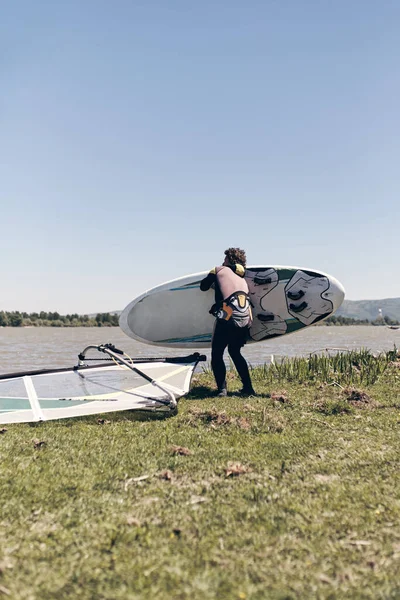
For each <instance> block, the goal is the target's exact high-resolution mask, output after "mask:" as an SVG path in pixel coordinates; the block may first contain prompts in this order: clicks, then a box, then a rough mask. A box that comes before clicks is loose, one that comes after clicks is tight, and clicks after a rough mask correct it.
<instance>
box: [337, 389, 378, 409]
mask: <svg viewBox="0 0 400 600" xmlns="http://www.w3.org/2000/svg"><path fill="white" fill-rule="evenodd" d="M343 395H344V396H345V398H346V400H347V402H349V403H350V404H351V406H354V407H355V408H375V407H377V406H378V403H377V402H375V400H373V399H372V398H371V397H370V396H368V394H367V393H366V392H364V391H363V390H357V389H355V388H346V389H345V390H343Z"/></svg>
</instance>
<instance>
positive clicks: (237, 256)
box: [225, 248, 246, 267]
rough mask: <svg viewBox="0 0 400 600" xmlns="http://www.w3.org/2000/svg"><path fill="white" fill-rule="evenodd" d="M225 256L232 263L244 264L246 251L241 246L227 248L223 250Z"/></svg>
mask: <svg viewBox="0 0 400 600" xmlns="http://www.w3.org/2000/svg"><path fill="white" fill-rule="evenodd" d="M225 256H226V257H227V258H228V260H229V262H230V263H231V264H232V265H237V264H239V265H243V266H244V267H245V266H246V252H245V251H244V250H242V249H241V248H228V250H225Z"/></svg>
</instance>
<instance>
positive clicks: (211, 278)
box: [200, 269, 216, 292]
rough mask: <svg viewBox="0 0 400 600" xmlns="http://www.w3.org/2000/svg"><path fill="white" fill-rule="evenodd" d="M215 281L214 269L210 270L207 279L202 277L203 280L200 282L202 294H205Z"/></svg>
mask: <svg viewBox="0 0 400 600" xmlns="http://www.w3.org/2000/svg"><path fill="white" fill-rule="evenodd" d="M215 281H216V274H215V269H212V270H211V271H210V272H209V274H208V275H207V277H204V279H203V280H202V281H201V282H200V289H201V291H202V292H206V291H207V290H209V289H210V287H211V286H212V284H213V283H215Z"/></svg>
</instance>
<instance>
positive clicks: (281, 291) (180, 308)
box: [119, 266, 344, 348]
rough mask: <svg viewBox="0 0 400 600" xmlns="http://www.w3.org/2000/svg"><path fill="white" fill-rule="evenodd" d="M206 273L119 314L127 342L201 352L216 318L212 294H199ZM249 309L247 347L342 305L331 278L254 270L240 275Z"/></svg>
mask: <svg viewBox="0 0 400 600" xmlns="http://www.w3.org/2000/svg"><path fill="white" fill-rule="evenodd" d="M207 273H208V271H204V272H202V273H194V274H193V275H188V276H186V277H181V278H179V279H174V280H172V281H168V282H167V283H164V284H162V285H159V286H157V287H154V288H152V289H151V290H148V291H147V292H144V293H143V294H141V295H140V296H138V297H137V298H135V300H133V301H132V302H131V303H130V304H128V306H127V307H126V308H125V310H124V311H123V312H122V313H121V316H120V319H119V325H120V327H121V329H122V330H123V331H124V333H126V334H127V335H128V336H129V337H131V338H133V339H135V340H138V341H139V342H143V343H145V344H153V345H156V346H168V347H176V348H206V347H209V346H210V345H211V338H212V331H213V327H214V321H215V318H214V317H213V316H212V315H210V314H209V312H208V311H209V309H210V308H211V306H212V305H213V303H214V290H212V289H211V290H208V291H207V292H202V291H201V290H200V282H201V280H202V279H204V277H206V275H207ZM245 277H246V280H247V283H248V285H249V292H250V299H251V302H252V305H253V316H254V320H253V325H252V327H251V329H250V339H249V342H261V341H263V340H268V339H271V338H274V337H277V336H281V335H287V334H289V333H294V332H295V331H299V330H300V329H303V328H304V327H308V326H310V325H313V324H314V323H317V322H318V321H322V320H324V319H326V318H327V317H329V316H330V315H332V314H333V313H334V312H335V311H336V310H337V309H338V308H339V306H340V305H341V304H342V302H343V299H344V289H343V286H342V285H341V284H340V283H339V281H337V279H335V278H334V277H332V276H330V275H327V274H326V273H322V272H320V271H315V270H310V269H303V268H300V267H282V266H275V267H270V266H255V267H248V268H247V269H246V274H245Z"/></svg>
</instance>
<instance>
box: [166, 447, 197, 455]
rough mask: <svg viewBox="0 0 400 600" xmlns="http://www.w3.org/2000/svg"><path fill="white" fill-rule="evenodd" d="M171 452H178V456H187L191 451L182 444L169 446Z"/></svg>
mask: <svg viewBox="0 0 400 600" xmlns="http://www.w3.org/2000/svg"><path fill="white" fill-rule="evenodd" d="M171 452H172V454H178V455H179V456H189V455H190V454H192V451H191V450H189V448H185V447H184V446H171Z"/></svg>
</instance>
